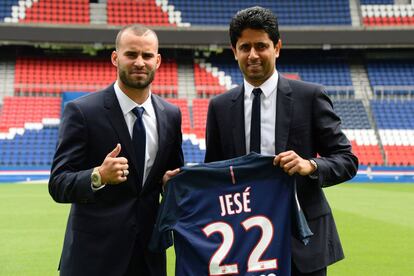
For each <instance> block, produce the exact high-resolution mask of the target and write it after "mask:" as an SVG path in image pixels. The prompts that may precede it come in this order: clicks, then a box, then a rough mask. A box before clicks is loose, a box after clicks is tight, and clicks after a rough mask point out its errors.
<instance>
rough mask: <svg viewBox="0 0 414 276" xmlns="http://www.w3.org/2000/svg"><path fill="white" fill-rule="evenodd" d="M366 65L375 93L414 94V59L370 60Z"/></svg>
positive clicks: (382, 94)
mask: <svg viewBox="0 0 414 276" xmlns="http://www.w3.org/2000/svg"><path fill="white" fill-rule="evenodd" d="M366 67H367V72H368V77H369V81H370V83H371V86H372V89H373V92H374V93H375V95H377V96H387V95H394V96H407V95H411V96H413V95H414V60H390V59H387V60H370V61H368V62H367V65H366Z"/></svg>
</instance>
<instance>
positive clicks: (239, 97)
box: [230, 86, 246, 156]
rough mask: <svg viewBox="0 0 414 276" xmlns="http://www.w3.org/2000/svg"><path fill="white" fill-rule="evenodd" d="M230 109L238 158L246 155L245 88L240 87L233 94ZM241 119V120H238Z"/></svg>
mask: <svg viewBox="0 0 414 276" xmlns="http://www.w3.org/2000/svg"><path fill="white" fill-rule="evenodd" d="M233 94H234V95H233V97H232V99H231V101H232V104H231V107H230V112H231V114H230V118H234V120H233V122H232V123H233V130H232V132H233V145H234V149H235V151H236V156H242V155H245V154H246V132H245V129H244V86H239V87H237V88H236V90H235V91H234V92H233ZM238 118H240V120H239V119H238Z"/></svg>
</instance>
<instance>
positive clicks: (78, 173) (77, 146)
mask: <svg viewBox="0 0 414 276" xmlns="http://www.w3.org/2000/svg"><path fill="white" fill-rule="evenodd" d="M87 139H88V131H87V127H86V121H85V118H84V116H83V114H82V111H81V110H80V109H79V107H78V106H77V105H76V104H75V103H74V102H69V103H68V104H67V105H66V107H65V109H64V112H63V116H62V122H61V126H60V130H59V138H58V144H57V148H56V152H55V156H54V159H53V163H52V169H51V176H50V179H49V193H50V195H51V196H52V198H53V199H54V200H55V201H56V202H61V203H77V202H79V203H87V202H90V201H93V200H94V193H93V191H92V188H91V179H90V175H91V173H92V170H93V168H88V169H85V168H84V166H83V165H84V164H85V160H86V158H87Z"/></svg>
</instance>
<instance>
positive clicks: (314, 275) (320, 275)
mask: <svg viewBox="0 0 414 276" xmlns="http://www.w3.org/2000/svg"><path fill="white" fill-rule="evenodd" d="M291 276H326V267H324V268H322V269H321V270H317V271H313V272H311V273H302V272H300V271H299V270H298V269H297V267H296V265H295V263H294V262H293V261H292V273H291Z"/></svg>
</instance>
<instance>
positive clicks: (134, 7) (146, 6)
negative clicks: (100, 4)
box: [107, 0, 175, 26]
mask: <svg viewBox="0 0 414 276" xmlns="http://www.w3.org/2000/svg"><path fill="white" fill-rule="evenodd" d="M107 3H108V4H107V17H108V24H111V25H125V24H131V23H141V24H145V25H155V26H174V25H175V23H172V22H174V21H175V18H174V19H171V21H170V20H169V15H168V13H167V11H166V10H163V9H162V7H161V5H160V4H159V5H157V3H160V2H159V1H158V2H156V1H154V0H142V1H136V0H108V2H107Z"/></svg>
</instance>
